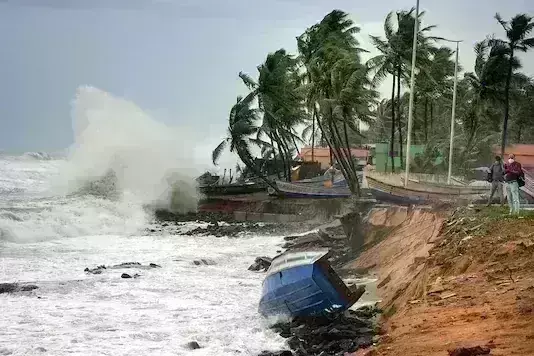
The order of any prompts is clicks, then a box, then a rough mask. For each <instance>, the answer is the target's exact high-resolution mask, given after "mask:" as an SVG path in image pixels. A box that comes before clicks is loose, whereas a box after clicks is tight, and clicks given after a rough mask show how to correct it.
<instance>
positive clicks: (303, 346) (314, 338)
mask: <svg viewBox="0 0 534 356" xmlns="http://www.w3.org/2000/svg"><path fill="white" fill-rule="evenodd" d="M378 312H379V310H378V309H376V308H368V307H366V308H362V309H361V310H358V311H351V310H348V311H345V312H344V313H341V314H333V315H325V316H320V317H319V316H318V317H308V318H295V319H294V320H293V321H291V322H288V323H279V324H276V325H274V326H273V327H272V328H273V329H274V330H275V331H276V332H278V333H279V334H280V336H282V337H284V338H286V339H288V340H287V343H288V345H289V347H290V348H291V350H293V354H294V355H296V356H304V355H340V356H341V355H344V354H345V353H346V352H347V353H352V352H355V351H357V350H358V349H361V348H366V347H369V346H371V345H372V344H373V338H374V336H375V335H376V333H377V328H376V327H375V321H374V316H375V315H376V314H377V313H378ZM274 354H276V353H274ZM262 355H264V354H262ZM266 355H273V353H270V354H265V355H264V356H266Z"/></svg>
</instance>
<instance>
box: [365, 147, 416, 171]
mask: <svg viewBox="0 0 534 356" xmlns="http://www.w3.org/2000/svg"><path fill="white" fill-rule="evenodd" d="M389 149H390V145H389V144H388V143H377V144H376V148H375V151H374V157H373V164H374V165H375V169H376V171H377V172H384V171H385V169H386V162H387V166H388V171H391V158H389ZM424 151H425V145H411V146H410V157H411V158H412V159H413V158H414V157H415V156H416V155H417V154H421V153H423V152H424ZM399 152H400V150H399V145H398V144H397V145H394V156H393V157H394V158H393V162H394V163H395V170H396V171H398V170H399V169H401V168H404V166H401V160H400V154H399ZM402 156H403V158H404V157H406V147H403V155H402Z"/></svg>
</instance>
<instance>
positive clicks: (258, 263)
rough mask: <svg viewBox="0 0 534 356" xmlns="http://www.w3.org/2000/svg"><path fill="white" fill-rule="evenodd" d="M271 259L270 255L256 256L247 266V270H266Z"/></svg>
mask: <svg viewBox="0 0 534 356" xmlns="http://www.w3.org/2000/svg"><path fill="white" fill-rule="evenodd" d="M272 261H273V259H272V258H270V257H256V260H255V261H254V263H253V264H251V265H250V267H249V268H248V270H249V271H256V272H258V271H267V270H268V269H269V267H271V262H272Z"/></svg>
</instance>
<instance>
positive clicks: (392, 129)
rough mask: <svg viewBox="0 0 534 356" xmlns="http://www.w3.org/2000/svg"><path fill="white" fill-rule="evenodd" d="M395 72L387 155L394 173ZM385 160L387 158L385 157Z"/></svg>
mask: <svg viewBox="0 0 534 356" xmlns="http://www.w3.org/2000/svg"><path fill="white" fill-rule="evenodd" d="M395 78H396V76H395V74H393V85H392V88H391V137H390V139H389V145H390V146H389V156H390V157H391V172H392V173H395ZM386 160H387V159H386Z"/></svg>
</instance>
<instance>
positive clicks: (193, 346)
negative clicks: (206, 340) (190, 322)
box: [185, 341, 201, 350]
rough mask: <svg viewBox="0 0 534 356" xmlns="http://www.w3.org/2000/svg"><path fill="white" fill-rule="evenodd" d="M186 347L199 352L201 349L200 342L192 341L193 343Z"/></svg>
mask: <svg viewBox="0 0 534 356" xmlns="http://www.w3.org/2000/svg"><path fill="white" fill-rule="evenodd" d="M185 347H186V348H187V349H189V350H198V349H200V348H201V347H200V345H199V344H198V342H196V341H191V342H188V343H187V344H186V345H185Z"/></svg>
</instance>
